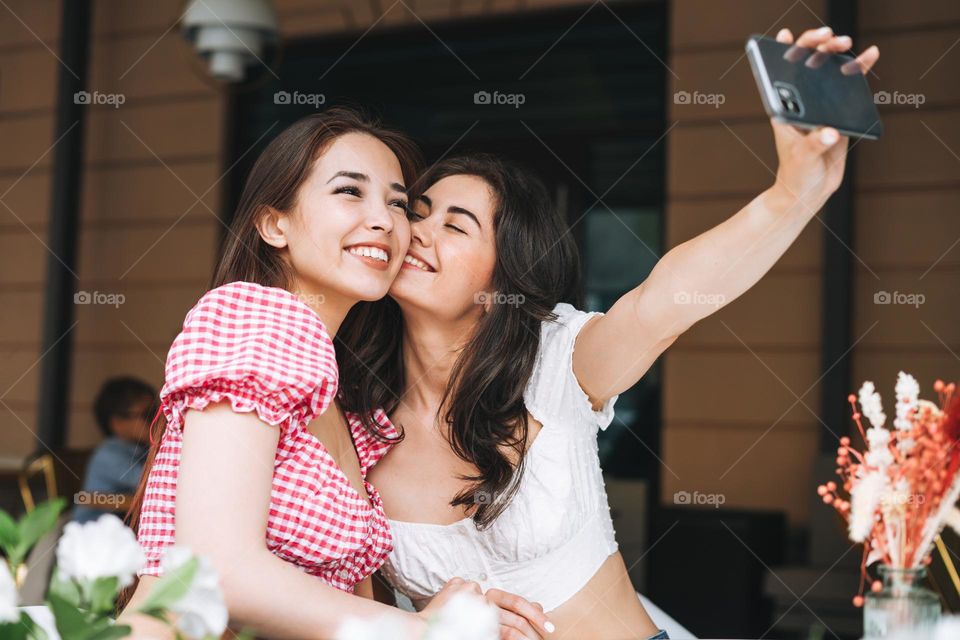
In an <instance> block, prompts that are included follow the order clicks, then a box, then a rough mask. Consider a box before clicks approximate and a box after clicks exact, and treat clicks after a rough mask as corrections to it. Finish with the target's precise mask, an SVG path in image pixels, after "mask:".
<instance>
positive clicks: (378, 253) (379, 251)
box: [346, 244, 390, 262]
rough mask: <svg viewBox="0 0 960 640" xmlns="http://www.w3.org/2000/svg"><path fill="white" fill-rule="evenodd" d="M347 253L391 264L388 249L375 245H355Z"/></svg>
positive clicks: (348, 248)
mask: <svg viewBox="0 0 960 640" xmlns="http://www.w3.org/2000/svg"><path fill="white" fill-rule="evenodd" d="M346 251H347V253H351V254H353V255H355V256H361V257H363V258H371V259H373V260H380V261H381V262H390V252H389V251H388V250H387V248H386V247H383V246H380V245H373V244H355V245H352V246H350V247H347V249H346Z"/></svg>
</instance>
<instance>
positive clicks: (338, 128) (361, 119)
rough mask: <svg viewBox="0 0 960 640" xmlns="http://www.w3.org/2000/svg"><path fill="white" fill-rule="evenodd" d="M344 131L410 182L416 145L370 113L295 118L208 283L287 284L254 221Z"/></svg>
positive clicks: (270, 149) (293, 189)
mask: <svg viewBox="0 0 960 640" xmlns="http://www.w3.org/2000/svg"><path fill="white" fill-rule="evenodd" d="M347 133H365V134H367V135H370V136H373V137H374V138H377V139H378V140H380V141H381V142H383V143H384V144H385V145H386V146H387V147H388V148H389V149H390V150H391V151H393V153H394V154H395V155H396V156H397V160H398V161H399V163H400V169H401V171H402V172H403V179H404V182H405V184H406V185H413V184H414V182H415V181H416V179H417V177H418V175H419V173H420V171H421V170H422V168H423V159H422V155H421V153H420V150H419V149H418V147H417V146H416V144H414V143H413V141H412V140H411V139H410V138H408V137H407V136H406V135H404V134H402V133H399V132H397V131H393V130H391V129H388V128H385V127H384V126H382V125H381V124H380V123H379V122H378V121H377V120H375V119H372V118H371V117H370V116H368V115H366V114H364V113H362V112H360V111H357V110H354V109H349V108H344V107H334V108H331V109H328V110H326V111H324V112H322V113H319V114H313V115H310V116H307V117H305V118H302V119H301V120H298V121H297V122H295V123H294V124H292V125H290V126H289V127H287V128H286V129H284V130H283V131H282V132H281V133H280V134H279V135H277V137H276V138H274V139H273V140H272V141H270V143H269V144H268V145H267V146H266V148H265V149H264V150H263V152H262V153H261V154H260V156H259V157H258V158H257V160H256V162H255V163H254V165H253V168H252V169H251V170H250V174H249V176H248V177H247V179H246V182H245V183H244V187H243V191H242V193H241V195H240V201H239V202H238V204H237V209H236V214H235V215H234V218H233V222H232V223H231V225H230V228H229V233H228V237H227V239H226V241H225V243H224V247H223V251H222V254H221V256H220V260H219V262H218V263H217V267H216V270H215V271H214V274H213V278H212V280H211V282H210V288H211V289H214V288H216V287H219V286H221V285H224V284H228V283H230V282H236V281H240V280H242V281H246V282H254V283H256V284H260V285H263V286H270V287H280V288H284V289H290V287H291V286H292V283H293V282H292V276H293V273H292V272H291V268H290V266H289V265H288V264H287V262H286V261H285V260H284V259H283V256H282V255H281V254H280V252H279V251H278V250H277V249H276V248H274V247H272V246H270V245H268V244H267V243H266V242H264V241H263V239H262V238H261V237H260V232H259V230H258V228H257V224H258V222H259V221H260V219H261V217H262V216H263V215H264V214H265V213H266V212H267V210H268V208H273V209H276V210H277V211H282V212H288V211H292V210H293V208H294V207H295V206H296V203H297V197H298V195H299V192H300V187H301V186H302V185H303V183H304V182H306V180H307V178H309V176H310V172H311V171H312V169H313V166H314V163H315V161H316V160H317V159H318V158H319V157H320V156H321V155H323V153H324V152H325V151H326V149H327V148H328V147H329V146H330V144H332V143H333V141H334V140H336V139H337V138H339V137H340V136H342V135H345V134H347ZM364 424H365V427H366V428H367V430H368V431H369V432H370V433H371V435H373V436H374V437H375V438H377V439H379V440H384V439H387V436H386V435H384V434H383V433H382V430H381V429H380V428H379V427H378V425H377V424H376V423H374V422H373V421H365V423H364ZM165 429H166V420H165V418H164V416H163V413H162V411H158V412H157V415H156V417H155V418H154V422H153V424H152V425H151V426H150V442H151V446H150V451H149V453H148V454H147V461H146V465H145V467H144V471H143V476H142V477H141V479H140V485H139V487H138V488H137V492H136V494H135V495H134V498H133V501H132V503H131V506H130V511H129V512H128V514H127V524H128V525H129V526H130V527H131V528H133V530H134V531H136V530H137V529H138V527H139V524H140V511H141V508H142V507H143V497H144V493H145V492H146V486H147V478H148V476H149V474H150V469H151V468H152V466H153V461H154V459H155V458H156V455H157V451H158V450H159V448H160V442H161V440H162V436H163V432H164V430H165ZM135 588H136V583H134V585H132V586H131V587H129V588H127V589H126V590H125V591H124V593H123V594H121V598H120V601H119V602H118V609H122V608H123V607H124V606H126V604H127V603H128V602H129V599H130V597H131V596H132V595H133V591H134V589H135Z"/></svg>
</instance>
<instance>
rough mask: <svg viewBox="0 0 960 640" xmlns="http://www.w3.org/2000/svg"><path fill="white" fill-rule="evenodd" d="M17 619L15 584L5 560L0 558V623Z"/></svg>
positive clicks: (18, 617) (18, 614) (18, 615)
mask: <svg viewBox="0 0 960 640" xmlns="http://www.w3.org/2000/svg"><path fill="white" fill-rule="evenodd" d="M19 619H20V612H19V611H18V610H17V585H16V583H15V582H14V581H13V576H12V575H10V569H8V568H7V563H6V561H5V560H0V623H4V622H16V621H17V620H19Z"/></svg>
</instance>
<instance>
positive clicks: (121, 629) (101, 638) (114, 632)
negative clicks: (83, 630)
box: [90, 624, 133, 640]
mask: <svg viewBox="0 0 960 640" xmlns="http://www.w3.org/2000/svg"><path fill="white" fill-rule="evenodd" d="M132 631H133V629H132V628H130V626H129V625H126V624H115V625H113V626H110V627H107V628H106V629H102V630H100V631H99V632H98V633H97V635H96V636H90V638H91V640H93V639H94V638H95V640H113V638H126V637H127V636H129V635H130V633H131V632H132Z"/></svg>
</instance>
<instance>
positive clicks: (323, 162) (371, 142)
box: [316, 132, 403, 184]
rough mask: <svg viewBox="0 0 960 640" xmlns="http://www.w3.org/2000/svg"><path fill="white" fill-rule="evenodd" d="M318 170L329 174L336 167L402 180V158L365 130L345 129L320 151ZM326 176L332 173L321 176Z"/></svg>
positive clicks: (340, 169)
mask: <svg viewBox="0 0 960 640" xmlns="http://www.w3.org/2000/svg"><path fill="white" fill-rule="evenodd" d="M316 167H317V170H318V171H320V172H322V173H324V174H327V173H329V174H330V175H333V174H334V173H336V172H337V171H356V172H359V173H365V174H367V175H369V176H370V177H371V178H372V179H380V180H382V181H384V182H399V183H401V184H402V183H403V180H402V171H401V170H400V161H399V160H397V156H396V155H395V154H394V153H393V151H391V150H390V147H388V146H387V145H386V144H384V143H383V142H382V141H380V140H378V139H377V138H375V137H373V136H371V135H369V134H366V133H358V132H352V133H345V134H343V135H342V136H338V137H337V138H336V139H335V140H333V141H332V142H331V143H330V144H329V145H327V147H326V148H325V149H324V150H323V153H322V154H320V157H319V158H317V162H316ZM321 177H322V178H323V179H324V180H326V179H327V178H329V177H330V176H326V175H324V176H321Z"/></svg>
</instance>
